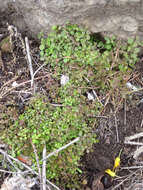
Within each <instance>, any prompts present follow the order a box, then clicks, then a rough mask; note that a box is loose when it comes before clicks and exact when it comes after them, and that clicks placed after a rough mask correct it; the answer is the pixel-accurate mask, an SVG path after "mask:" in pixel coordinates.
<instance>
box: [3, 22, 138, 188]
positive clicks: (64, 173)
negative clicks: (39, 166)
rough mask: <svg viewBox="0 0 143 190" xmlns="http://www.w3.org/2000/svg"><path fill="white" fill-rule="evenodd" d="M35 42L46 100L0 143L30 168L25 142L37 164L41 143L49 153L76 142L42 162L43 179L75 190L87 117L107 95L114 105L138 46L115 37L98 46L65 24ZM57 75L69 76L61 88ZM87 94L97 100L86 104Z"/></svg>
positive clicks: (87, 140) (89, 131)
mask: <svg viewBox="0 0 143 190" xmlns="http://www.w3.org/2000/svg"><path fill="white" fill-rule="evenodd" d="M39 37H40V40H41V45H40V56H41V60H43V61H44V62H45V63H46V64H47V67H48V69H49V70H50V71H51V72H53V76H52V77H53V78H54V83H53V84H52V85H51V87H50V89H49V94H48V96H49V99H48V98H47V99H45V98H44V97H37V98H35V99H34V100H33V101H32V102H31V103H30V105H29V106H28V107H27V109H26V110H25V112H24V114H21V115H20V116H19V118H18V120H16V121H15V123H14V124H13V125H11V126H10V127H9V128H8V129H6V130H5V133H4V135H3V136H2V137H1V139H2V140H3V141H5V142H6V143H8V144H9V145H10V146H11V147H12V148H13V150H14V151H15V152H16V154H21V153H23V154H27V155H30V156H31V158H32V159H33V161H34V162H35V158H34V153H33V150H32V147H31V144H30V142H31V141H32V142H33V143H34V144H35V145H36V148H37V150H38V154H39V157H40V158H41V154H42V149H43V145H44V143H45V141H46V146H47V152H48V153H50V152H52V151H54V150H56V149H58V148H60V147H61V146H63V145H65V144H67V143H69V142H70V141H71V140H73V139H74V138H76V137H80V141H79V142H77V143H76V144H74V145H72V146H70V147H69V148H67V149H65V150H64V151H62V152H60V153H59V154H58V155H56V156H53V157H51V158H50V159H49V160H48V162H47V178H48V179H52V180H55V181H56V182H57V183H59V184H60V183H62V188H63V187H74V188H76V187H77V185H79V183H78V173H79V171H80V170H79V168H78V164H79V159H80V156H81V155H82V154H83V151H84V150H86V149H87V148H89V149H90V148H91V147H92V144H93V142H96V138H95V134H94V132H93V128H94V126H95V118H94V117H89V116H95V115H98V114H99V113H100V112H101V108H103V105H104V101H105V100H106V99H104V98H103V105H102V97H106V95H107V94H109V96H110V99H111V100H114V102H115V103H117V105H118V102H119V101H120V99H121V98H122V90H123V88H124V86H125V83H126V81H127V79H126V78H129V77H130V75H131V72H132V69H133V68H134V65H135V63H136V62H137V59H138V58H137V57H138V52H139V43H138V42H137V41H136V40H132V39H129V40H128V41H127V42H122V41H120V40H117V39H116V38H115V37H112V38H108V37H105V38H103V40H99V39H96V38H95V37H94V35H93V34H90V33H89V32H88V31H87V30H86V29H84V28H82V27H79V26H77V25H70V24H67V25H66V26H65V27H62V26H54V27H53V32H51V33H50V34H49V35H48V36H47V37H46V38H44V37H43V35H42V34H40V35H39ZM63 74H66V75H68V76H69V82H68V83H67V84H66V85H65V86H61V85H59V80H60V77H61V75H63ZM93 89H94V90H95V91H96V93H97V96H99V98H97V97H95V100H94V101H89V100H88V98H87V93H88V92H90V91H91V92H93ZM50 102H51V103H54V104H57V105H60V107H55V106H53V104H51V103H50Z"/></svg>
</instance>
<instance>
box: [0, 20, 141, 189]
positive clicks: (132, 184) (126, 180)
mask: <svg viewBox="0 0 143 190" xmlns="http://www.w3.org/2000/svg"><path fill="white" fill-rule="evenodd" d="M0 26H1V27H0V43H1V42H2V40H3V39H5V38H6V36H11V38H10V40H12V44H13V45H12V47H9V45H8V44H7V46H6V47H2V46H1V49H0V133H1V134H2V132H3V127H7V125H8V123H9V118H13V120H10V122H13V121H14V120H15V119H16V118H17V116H18V115H19V114H20V113H22V112H23V111H24V108H25V106H27V105H28V101H29V99H30V98H31V97H32V91H31V86H30V80H31V78H30V73H29V68H28V64H27V59H26V50H25V48H24V46H23V43H25V41H24V37H25V34H20V33H18V35H16V34H17V32H18V31H16V28H11V29H10V30H8V25H7V24H6V20H5V21H4V16H3V17H0ZM12 33H13V34H12ZM29 44H30V50H31V55H32V62H34V63H35V64H34V65H35V66H34V68H33V69H34V71H36V70H37V69H38V68H39V67H40V66H41V65H42V64H43V63H42V62H40V59H39V42H38V41H36V40H35V39H31V38H30V37H29ZM134 72H135V76H136V77H133V80H132V82H133V84H135V85H137V86H140V87H142V86H143V83H142V76H143V66H142V55H140V61H139V62H138V63H137V66H136V70H135V71H134ZM136 73H137V74H136ZM35 79H36V80H35V84H36V86H35V91H36V92H37V93H42V94H44V95H46V96H48V91H49V88H50V86H52V85H53V84H55V81H54V80H53V79H52V76H51V74H50V73H49V72H48V70H46V69H45V68H42V69H41V70H40V71H39V72H38V73H37V75H36V76H35ZM16 85H19V86H16ZM142 98H143V93H142V91H140V92H137V93H135V94H132V95H131V96H129V97H128V98H126V99H124V100H123V102H122V104H121V106H120V107H119V108H118V109H117V110H115V109H114V106H112V104H111V103H110V104H108V105H107V106H106V107H105V109H104V111H103V113H102V115H101V116H99V117H98V125H96V126H95V133H96V134H97V137H98V139H99V143H96V144H95V145H93V151H92V152H85V154H84V155H83V156H82V157H81V164H82V167H81V169H82V170H83V174H82V178H81V183H82V184H83V189H86V190H88V189H92V190H104V189H109V190H111V189H112V190H113V189H123V190H127V189H130V190H132V189H134V190H135V189H142V187H143V184H142V180H143V177H142V168H143V159H142V156H139V157H138V158H137V159H134V158H133V157H134V152H135V151H136V149H137V148H138V147H137V146H136V145H129V144H126V143H125V137H129V136H131V135H135V134H137V133H140V132H142V131H143V130H142V127H143V103H142V101H141V100H142ZM5 113H6V117H7V119H5V120H3V114H5ZM135 141H136V142H142V138H138V139H137V140H136V139H135ZM121 150H122V152H121V166H120V169H119V170H118V171H117V176H118V177H115V178H112V177H110V176H109V175H107V174H105V170H106V169H112V168H113V165H114V160H115V158H116V157H117V156H118V155H119V152H120V151H121ZM137 166H140V167H137ZM130 167H132V168H130ZM133 167H134V168H135V169H134V168H133ZM2 168H3V165H2V163H1V165H0V169H2ZM8 169H9V168H8ZM7 175H9V174H4V173H1V174H0V185H1V184H2V183H3V181H4V178H5V177H7ZM119 176H120V177H119ZM35 189H38V188H36V187H35Z"/></svg>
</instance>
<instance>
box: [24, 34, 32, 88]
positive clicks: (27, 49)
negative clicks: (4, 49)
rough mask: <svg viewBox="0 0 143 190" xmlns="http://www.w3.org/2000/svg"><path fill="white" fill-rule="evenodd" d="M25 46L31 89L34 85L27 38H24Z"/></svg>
mask: <svg viewBox="0 0 143 190" xmlns="http://www.w3.org/2000/svg"><path fill="white" fill-rule="evenodd" d="M25 45H26V52H27V59H28V63H29V64H28V65H29V70H30V75H31V88H32V87H33V85H34V83H33V82H34V80H32V79H34V78H33V67H32V59H31V55H30V48H29V41H28V37H25Z"/></svg>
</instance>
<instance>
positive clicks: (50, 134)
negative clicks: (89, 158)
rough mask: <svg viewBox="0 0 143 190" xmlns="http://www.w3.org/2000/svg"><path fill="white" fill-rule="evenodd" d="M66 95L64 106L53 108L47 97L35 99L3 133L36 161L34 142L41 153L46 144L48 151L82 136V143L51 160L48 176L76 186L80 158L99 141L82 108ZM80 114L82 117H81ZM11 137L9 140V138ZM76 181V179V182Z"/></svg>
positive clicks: (74, 145) (49, 160)
mask: <svg viewBox="0 0 143 190" xmlns="http://www.w3.org/2000/svg"><path fill="white" fill-rule="evenodd" d="M71 101H72V98H70V100H68V99H66V98H65V102H63V105H64V106H63V107H53V106H52V105H50V104H49V103H48V102H47V100H46V98H42V97H37V98H35V99H33V101H32V102H31V104H30V105H29V107H28V108H27V109H26V110H25V113H24V114H21V115H20V116H19V119H18V120H17V121H16V122H15V124H14V125H12V126H11V127H10V128H9V129H7V131H5V135H4V136H3V140H4V141H6V142H7V143H8V144H9V145H10V146H11V147H12V149H13V150H14V151H15V152H16V154H17V155H20V154H24V155H28V156H30V157H31V158H32V159H33V161H34V163H35V164H36V161H35V156H34V153H33V150H32V147H31V141H32V143H33V144H35V146H36V148H37V151H38V155H39V157H40V159H42V157H41V154H42V150H43V145H44V143H46V147H47V154H48V153H51V152H53V151H55V150H57V149H58V148H60V147H62V146H64V145H66V144H67V143H69V142H70V141H72V140H73V139H75V138H77V137H80V140H79V142H77V143H75V144H73V145H71V146H70V147H68V148H67V149H65V150H63V151H61V152H59V154H58V155H55V156H52V157H50V158H49V159H48V161H47V178H48V179H54V180H56V182H57V183H60V179H62V184H63V186H65V185H66V186H76V185H78V184H77V179H76V178H77V177H78V175H77V174H78V173H79V171H80V169H79V168H78V164H79V163H78V161H79V159H80V156H81V155H82V154H83V151H84V150H85V149H90V148H91V146H92V144H93V143H94V142H96V138H95V137H96V135H95V134H94V133H91V128H89V126H88V125H87V123H86V121H85V116H84V115H82V112H80V110H79V109H80V107H79V108H78V107H77V106H76V105H75V100H73V101H72V102H73V104H71ZM77 115H78V117H77ZM5 137H7V139H5ZM74 180H75V181H74Z"/></svg>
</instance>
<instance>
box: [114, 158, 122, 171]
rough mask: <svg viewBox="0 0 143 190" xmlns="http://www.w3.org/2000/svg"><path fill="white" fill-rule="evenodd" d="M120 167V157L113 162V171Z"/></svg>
mask: <svg viewBox="0 0 143 190" xmlns="http://www.w3.org/2000/svg"><path fill="white" fill-rule="evenodd" d="M119 166H120V157H116V158H115V161H114V167H113V171H114V170H115V169H116V168H118V167H119Z"/></svg>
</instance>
